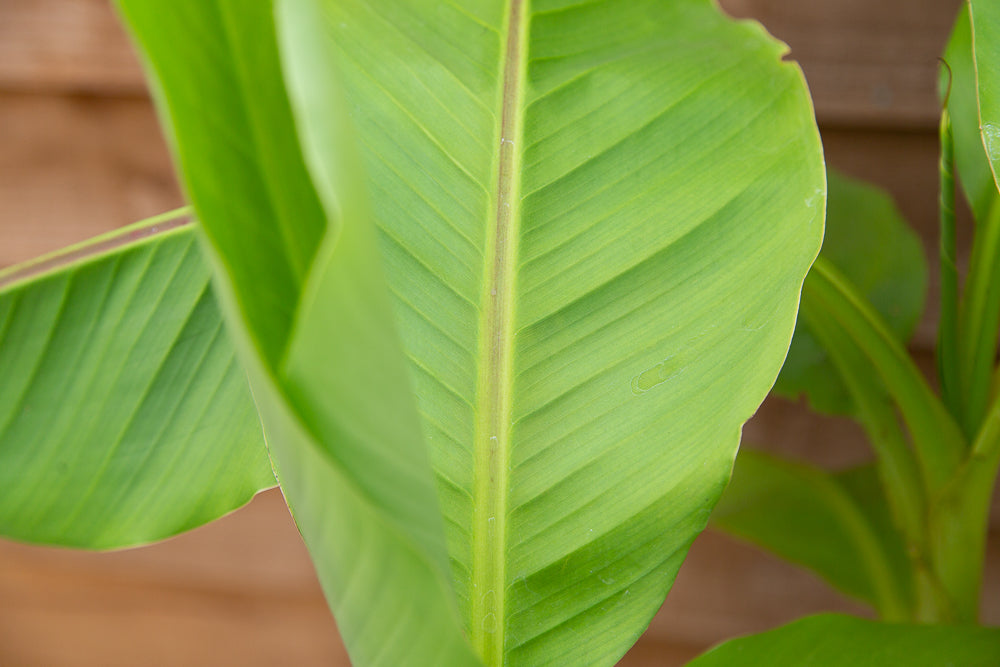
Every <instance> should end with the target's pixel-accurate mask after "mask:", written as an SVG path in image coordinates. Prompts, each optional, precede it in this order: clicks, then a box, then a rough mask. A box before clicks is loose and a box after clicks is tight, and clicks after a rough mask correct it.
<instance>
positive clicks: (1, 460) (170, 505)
mask: <svg viewBox="0 0 1000 667" xmlns="http://www.w3.org/2000/svg"><path fill="white" fill-rule="evenodd" d="M186 217H187V216H186V215H182V216H181V217H180V218H179V219H178V216H176V215H174V216H170V215H168V216H165V217H162V218H158V219H154V220H150V221H147V222H143V223H139V224H138V225H134V226H132V227H128V228H125V229H123V230H119V231H116V232H114V233H112V234H110V235H108V236H106V237H101V238H98V239H95V240H93V241H91V242H88V243H87V244H84V245H81V246H78V247H75V248H70V249H67V250H66V251H62V252H60V253H57V254H56V255H54V256H50V257H47V258H43V259H41V260H39V261H38V262H36V263H33V264H32V265H29V266H28V267H14V268H12V269H9V270H7V271H4V272H0V378H3V380H2V382H0V489H2V492H0V534H3V535H4V536H5V537H11V538H14V539H18V540H24V541H29V542H40V543H45V544H56V545H62V546H74V547H86V548H92V549H109V548H115V547H124V546H133V545H136V544H142V543H146V542H151V541H154V540H159V539H163V538H166V537H170V536H171V535H175V534H177V533H180V532H183V531H185V530H188V529H191V528H195V527H197V526H200V525H202V524H204V523H207V522H208V521H211V520H213V519H215V518H218V517H219V516H221V515H223V514H225V513H227V512H229V511H231V510H233V509H235V508H237V507H239V506H240V505H242V504H244V503H246V502H247V501H249V500H250V498H251V497H252V496H253V495H254V494H255V493H256V492H257V491H260V490H262V489H265V488H267V487H270V486H273V485H274V476H273V475H272V473H271V466H270V463H269V462H268V459H267V455H266V453H265V451H264V443H263V438H262V437H261V430H260V422H259V420H258V418H257V411H256V409H255V407H254V404H253V401H252V400H251V399H250V394H249V392H248V391H247V384H246V376H245V374H244V372H243V370H242V368H241V367H240V365H239V364H238V363H237V361H236V359H235V357H234V354H233V350H232V345H231V344H230V342H229V338H228V336H227V334H226V330H225V328H224V327H223V323H222V317H221V315H220V313H219V311H218V308H217V306H216V302H215V298H214V295H213V293H212V290H211V288H210V285H209V271H208V267H207V266H206V265H205V263H204V262H203V260H202V258H201V253H200V251H199V249H198V247H197V245H196V239H195V237H194V234H193V233H192V231H193V227H191V226H190V225H185V226H180V227H175V225H176V224H177V223H178V222H181V221H184V220H185V219H186Z"/></svg>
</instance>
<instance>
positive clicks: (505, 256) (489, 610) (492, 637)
mask: <svg viewBox="0 0 1000 667" xmlns="http://www.w3.org/2000/svg"><path fill="white" fill-rule="evenodd" d="M527 2H528V0H511V2H510V4H509V6H508V10H507V21H506V42H505V45H504V47H505V50H504V55H503V58H502V59H501V61H500V62H501V63H502V65H503V82H502V88H501V91H500V95H501V97H500V107H501V112H500V119H499V122H498V133H497V134H498V139H497V141H498V144H499V145H498V146H497V151H498V152H497V181H496V183H497V185H496V196H495V199H494V207H493V209H492V210H493V213H494V216H493V218H492V220H493V223H494V227H493V229H492V230H490V232H489V233H488V234H487V248H486V254H485V257H486V268H485V276H484V280H483V294H482V298H481V302H480V303H481V304H482V311H481V312H482V318H481V321H480V331H479V335H480V342H479V357H478V360H479V378H478V382H477V385H476V402H475V408H476V433H475V443H474V448H475V449H474V460H475V471H474V485H475V486H474V496H473V498H474V500H473V502H474V510H473V525H472V590H471V605H470V606H471V619H470V635H471V636H470V639H471V640H472V644H473V646H474V647H475V648H476V650H477V652H478V653H479V655H480V656H481V657H482V659H483V662H484V663H485V664H486V665H489V666H499V665H502V664H503V662H504V615H505V614H504V606H505V593H506V571H505V563H506V551H507V521H506V519H507V494H508V487H509V480H508V479H507V475H508V470H509V458H510V421H511V420H510V414H511V406H510V393H511V377H512V369H511V356H512V352H513V319H514V282H515V267H516V259H517V241H518V227H519V222H520V220H519V215H520V207H519V206H518V200H519V196H520V179H519V178H518V175H519V171H520V167H521V135H522V131H521V115H522V109H521V104H522V101H521V96H522V90H523V80H524V66H525V63H524V53H523V51H524V37H525V32H526V23H527V21H526V18H525V16H526V14H527V11H526V9H527V8H526V5H527Z"/></svg>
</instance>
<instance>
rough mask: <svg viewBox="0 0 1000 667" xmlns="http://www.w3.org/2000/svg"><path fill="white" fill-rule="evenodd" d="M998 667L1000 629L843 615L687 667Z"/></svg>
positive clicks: (726, 647) (735, 646) (755, 639)
mask: <svg viewBox="0 0 1000 667" xmlns="http://www.w3.org/2000/svg"><path fill="white" fill-rule="evenodd" d="M998 662H1000V630H998V629H996V628H979V627H973V626H932V625H903V624H891V623H879V622H877V621H869V620H865V619H860V618H854V617H851V616H843V615H840V614H824V615H820V616H811V617H808V618H804V619H801V620H798V621H795V622H794V623H791V624H789V625H786V626H783V627H781V628H778V629H776V630H770V631H768V632H764V633H761V634H758V635H752V636H750V637H743V638H740V639H733V640H731V641H728V642H726V643H725V644H722V645H721V646H717V647H716V648H714V649H712V650H711V651H709V652H708V653H706V654H704V655H703V656H701V657H699V658H696V659H694V660H693V661H691V662H689V663H688V667H713V666H715V665H720V666H721V665H725V667H740V666H741V665H747V666H750V665H753V666H756V665H787V666H788V667H826V666H830V667H840V666H841V665H852V667H884V666H885V665H907V666H909V667H946V666H948V665H962V667H990V666H991V665H996V664H997V663H998Z"/></svg>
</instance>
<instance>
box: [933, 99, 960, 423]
mask: <svg viewBox="0 0 1000 667" xmlns="http://www.w3.org/2000/svg"><path fill="white" fill-rule="evenodd" d="M939 135H940V140H941V161H940V163H939V167H938V172H939V175H940V186H941V191H940V200H939V201H940V242H939V260H940V266H941V317H940V319H939V321H938V337H937V371H938V379H939V380H940V382H941V395H942V397H943V399H944V404H945V405H946V406H947V407H948V411H949V412H951V414H952V416H953V417H954V418H955V420H956V421H957V422H958V423H960V424H961V423H963V414H962V391H961V384H960V381H959V364H958V270H957V269H956V266H955V255H956V251H955V174H954V163H955V149H954V139H953V136H952V131H951V118H950V116H949V114H948V109H947V108H945V109H944V110H943V111H942V112H941V125H940V129H939Z"/></svg>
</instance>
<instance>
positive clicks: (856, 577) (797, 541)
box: [712, 447, 913, 616]
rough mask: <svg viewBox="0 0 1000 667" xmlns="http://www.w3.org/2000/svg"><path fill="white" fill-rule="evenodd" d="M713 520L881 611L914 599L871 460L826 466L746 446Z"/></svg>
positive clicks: (899, 610)
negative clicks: (835, 469) (837, 468)
mask: <svg viewBox="0 0 1000 667" xmlns="http://www.w3.org/2000/svg"><path fill="white" fill-rule="evenodd" d="M712 525H713V526H714V527H716V528H719V529H721V530H723V531H725V532H727V533H729V534H731V535H734V536H737V537H740V538H742V539H745V540H748V541H750V542H753V543H754V544H756V545H758V546H760V547H762V548H764V549H767V550H768V551H771V552H773V553H775V554H776V555H778V556H780V557H782V558H784V559H786V560H789V561H792V562H794V563H797V564H799V565H802V566H804V567H806V568H808V569H810V570H812V571H814V572H816V573H817V574H818V575H819V576H821V577H822V578H824V579H825V580H827V581H828V582H829V583H830V584H831V585H832V586H833V587H834V588H837V589H838V590H840V591H842V592H844V593H847V594H848V595H851V596H853V597H856V598H859V599H861V600H864V601H865V602H867V603H868V604H870V605H872V607H873V608H875V609H877V610H879V611H880V613H882V614H888V615H890V616H891V615H893V614H896V615H905V613H906V612H907V610H908V609H909V605H910V604H911V603H912V596H913V591H912V579H911V571H910V565H909V562H908V560H907V558H906V552H905V550H904V546H903V544H902V543H901V542H900V540H899V537H898V534H897V532H896V530H895V528H894V526H893V522H892V518H891V515H890V513H889V508H888V505H887V504H886V501H885V497H884V496H883V495H882V489H881V486H880V485H879V480H878V476H877V474H876V472H875V469H874V468H873V467H872V466H864V467H861V468H856V469H852V470H847V471H844V472H840V473H828V472H826V471H824V470H820V469H819V468H815V467H813V466H808V465H805V464H801V463H793V462H791V461H783V460H781V459H778V458H775V457H772V456H769V455H767V454H764V453H761V452H756V451H754V450H752V449H747V448H746V447H743V448H742V449H741V450H740V454H739V456H738V457H737V458H736V466H735V468H734V470H733V478H732V480H731V481H730V482H729V486H728V487H727V488H726V491H725V493H723V494H722V499H721V500H720V501H719V504H718V505H717V506H716V508H715V511H714V512H713V513H712Z"/></svg>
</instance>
